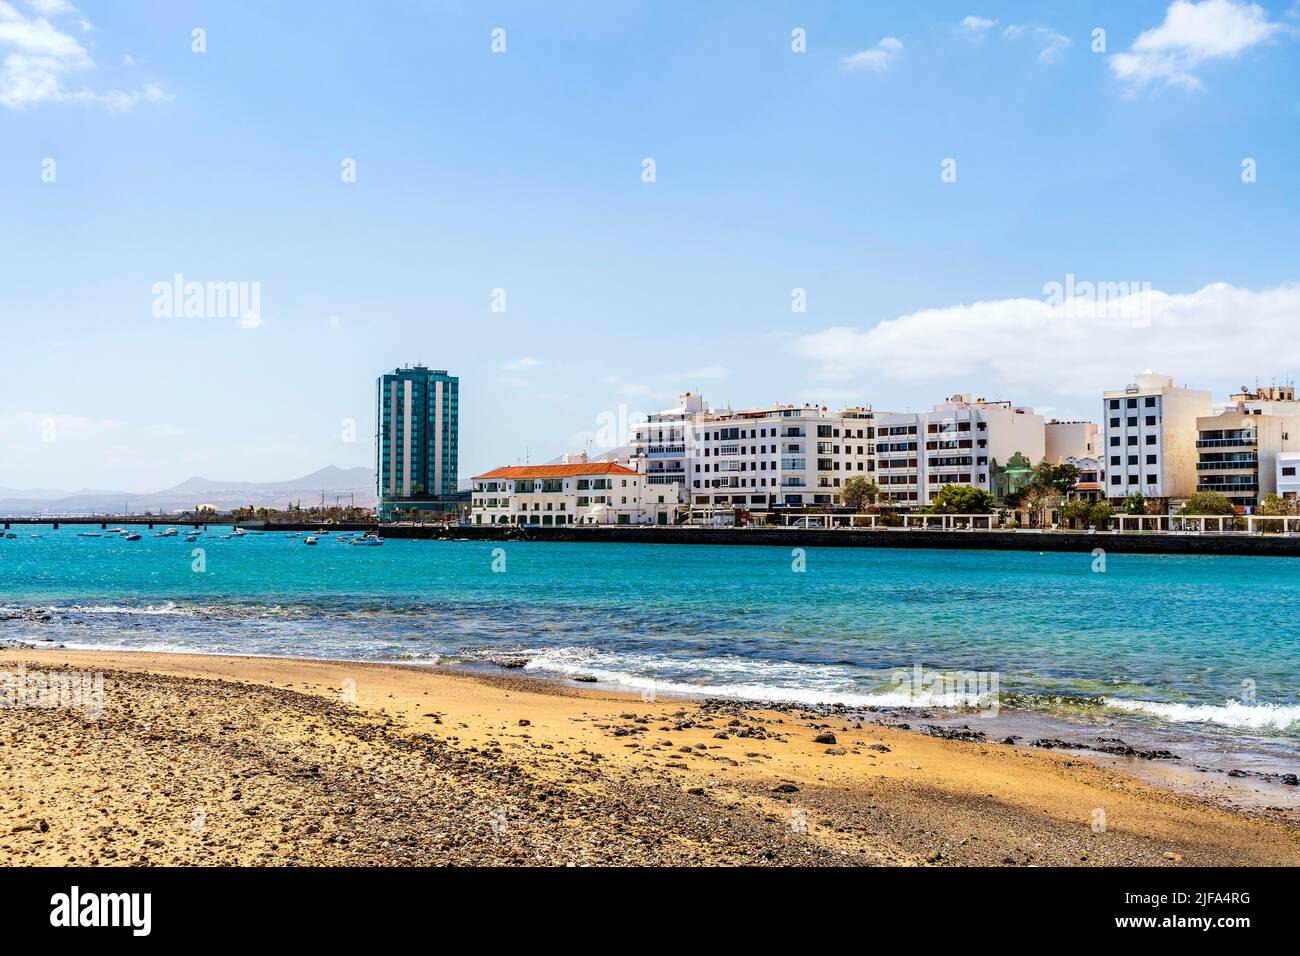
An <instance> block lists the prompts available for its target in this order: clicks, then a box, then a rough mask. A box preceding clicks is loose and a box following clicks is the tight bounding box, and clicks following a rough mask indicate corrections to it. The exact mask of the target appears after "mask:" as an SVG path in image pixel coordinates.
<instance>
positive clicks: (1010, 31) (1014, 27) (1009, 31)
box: [1002, 23, 1071, 63]
mask: <svg viewBox="0 0 1300 956" xmlns="http://www.w3.org/2000/svg"><path fill="white" fill-rule="evenodd" d="M1002 35H1003V36H1004V37H1006V38H1007V39H1008V40H1015V39H1018V38H1019V37H1022V36H1029V37H1036V38H1037V39H1038V40H1039V41H1040V42H1041V43H1042V44H1043V48H1042V49H1041V50H1039V51H1038V59H1039V60H1040V61H1041V62H1043V63H1056V62H1057V61H1058V60H1060V59H1061V54H1062V53H1064V52H1065V48H1066V47H1068V46H1069V45H1070V42H1071V41H1070V38H1069V37H1067V36H1066V35H1065V34H1063V33H1058V32H1057V31H1056V30H1053V29H1052V28H1051V27H1040V26H1033V25H1025V24H1018V23H1013V24H1011V25H1010V26H1007V27H1004V28H1003V30H1002Z"/></svg>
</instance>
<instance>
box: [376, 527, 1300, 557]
mask: <svg viewBox="0 0 1300 956" xmlns="http://www.w3.org/2000/svg"><path fill="white" fill-rule="evenodd" d="M381 534H382V535H383V536H384V537H386V538H439V537H452V538H470V539H472V540H480V541H584V542H591V541H615V542H623V543H641V544H713V545H751V546H752V545H768V546H775V547H782V548H800V547H802V548H960V549H968V550H987V551H1073V552H1080V551H1082V552H1090V551H1092V550H1094V549H1096V548H1101V549H1102V550H1104V551H1111V552H1116V553H1130V554H1228V555H1259V556H1270V557H1282V556H1285V557H1300V535H1297V536H1287V535H1280V534H1250V535H1247V534H1208V533H1207V534H1167V533H1159V532H1145V533H1139V532H1126V533H1123V534H1121V533H1118V532H1098V533H1096V534H1089V533H1087V532H1082V531H1047V532H1033V531H939V530H934V531H922V530H904V529H900V528H880V529H867V528H852V529H850V528H838V529H831V530H822V529H813V528H808V529H805V528H766V527H755V528H699V527H685V528H683V527H658V526H656V527H632V528H627V527H600V526H595V525H573V526H569V527H563V528H535V527H525V528H514V527H510V526H504V527H470V528H452V529H451V530H450V531H444V530H442V529H432V528H420V527H401V526H391V527H390V526H385V527H384V528H383V529H382V531H381Z"/></svg>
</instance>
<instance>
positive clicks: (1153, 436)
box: [1102, 372, 1211, 499]
mask: <svg viewBox="0 0 1300 956" xmlns="http://www.w3.org/2000/svg"><path fill="white" fill-rule="evenodd" d="M1210 411H1211V408H1210V393H1209V392H1205V391H1199V390H1196V389H1190V388H1178V387H1175V385H1174V380H1173V379H1172V378H1170V377H1169V376H1167V375H1160V374H1157V373H1155V372H1144V373H1143V374H1141V375H1139V376H1137V379H1136V380H1135V381H1134V383H1133V384H1131V385H1128V386H1126V387H1125V388H1120V389H1112V390H1110V391H1107V392H1104V393H1103V395H1102V414H1103V416H1104V417H1103V419H1102V423H1103V425H1102V427H1103V430H1104V432H1103V433H1104V436H1105V444H1104V454H1105V456H1106V493H1107V497H1109V498H1111V499H1120V498H1126V497H1128V496H1129V495H1131V494H1133V493H1134V492H1141V493H1142V494H1143V495H1144V496H1146V497H1148V498H1189V497H1191V495H1192V494H1193V493H1194V492H1195V491H1196V485H1197V481H1196V473H1197V471H1196V465H1197V446H1196V442H1197V422H1196V420H1197V418H1198V417H1201V416H1205V415H1209V414H1210Z"/></svg>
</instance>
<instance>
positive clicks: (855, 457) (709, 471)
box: [632, 393, 875, 511]
mask: <svg viewBox="0 0 1300 956" xmlns="http://www.w3.org/2000/svg"><path fill="white" fill-rule="evenodd" d="M874 443H875V417H874V414H873V413H872V411H871V409H869V408H845V409H842V410H840V411H837V412H832V411H830V410H829V409H828V408H826V407H825V406H817V405H780V404H777V405H771V406H767V407H763V408H753V409H746V410H742V411H734V410H732V409H713V410H710V409H709V407H708V404H707V403H706V402H705V401H704V400H703V398H701V397H700V396H698V395H691V394H689V393H688V394H686V395H683V396H682V399H681V401H680V403H679V404H678V405H677V406H676V407H674V408H671V409H666V410H664V411H663V412H659V413H657V414H655V415H651V416H649V418H648V420H647V421H646V422H644V423H641V424H639V425H637V426H636V427H635V434H634V438H633V453H632V463H633V465H634V467H636V469H637V470H638V471H639V472H641V473H642V474H644V475H645V476H646V479H647V482H648V484H650V485H653V484H654V483H657V482H670V481H674V480H676V479H677V478H678V477H680V478H681V479H682V480H683V485H682V493H683V496H684V497H683V501H684V502H686V503H689V504H690V505H691V506H692V507H701V508H715V507H724V508H737V507H743V508H746V509H749V510H751V511H766V510H769V509H772V508H777V507H793V508H798V507H806V506H809V505H833V504H836V503H838V495H839V488H840V487H841V485H842V484H843V482H844V481H845V480H847V479H848V478H850V477H853V476H854V475H861V476H863V477H865V478H867V479H868V480H874V448H873V446H874Z"/></svg>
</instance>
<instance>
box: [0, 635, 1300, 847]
mask: <svg viewBox="0 0 1300 956" xmlns="http://www.w3.org/2000/svg"><path fill="white" fill-rule="evenodd" d="M20 665H21V666H23V667H25V668H26V670H27V671H28V672H29V673H35V672H40V673H45V674H60V673H67V672H84V673H90V672H102V674H103V681H104V682H103V711H102V713H101V714H99V715H97V716H96V715H93V714H90V713H87V712H86V711H85V710H84V709H81V708H78V707H75V706H64V707H57V708H44V707H21V708H13V707H5V708H0V770H2V771H3V772H2V773H0V861H3V862H4V863H7V864H10V865H15V864H16V865H61V864H69V863H71V864H90V865H152V864H158V865H168V864H171V865H235V864H252V865H375V864H399V865H420V866H424V865H445V864H462V865H465V864H491V865H538V864H540V865H566V864H574V865H699V864H717V865H781V864H793V865H832V866H833V865H937V866H950V865H1068V866H1095V865H1103V866H1104V865H1156V866H1189V865H1191V866H1197V865H1200V866H1206V865H1291V866H1294V865H1297V864H1300V825H1297V823H1296V822H1295V821H1294V820H1293V819H1290V818H1289V815H1288V814H1285V813H1280V812H1271V811H1268V810H1251V811H1249V812H1245V811H1234V810H1231V809H1227V808H1225V807H1223V806H1219V805H1216V804H1214V803H1212V802H1210V801H1208V800H1205V799H1200V798H1198V797H1196V796H1193V795H1189V794H1186V793H1180V792H1176V791H1173V790H1170V789H1166V788H1162V787H1158V786H1155V785H1153V784H1151V783H1149V782H1144V781H1142V780H1139V779H1137V778H1136V777H1134V776H1132V775H1130V774H1127V773H1125V772H1122V771H1121V770H1118V769H1115V768H1114V767H1110V766H1103V765H1100V764H1098V763H1096V762H1094V761H1091V760H1086V759H1081V758H1080V757H1078V756H1077V755H1076V756H1072V755H1066V754H1060V753H1053V752H1038V751H1030V750H1027V749H1025V748H1016V747H1010V746H1004V745H1001V744H995V743H988V742H984V741H962V740H945V739H939V738H935V737H930V736H926V735H923V734H920V733H916V732H911V731H905V730H899V729H896V728H890V727H886V726H878V725H875V724H870V723H854V722H852V721H851V720H847V719H844V718H841V717H839V716H835V715H832V716H827V715H825V714H818V713H815V712H808V711H801V710H799V709H797V708H792V709H782V710H779V711H774V710H765V709H762V708H756V707H753V706H747V705H745V704H742V703H733V702H719V701H701V700H689V699H676V700H669V699H663V698H661V699H658V700H642V699H641V698H639V697H637V696H634V695H627V694H619V693H616V692H611V691H604V690H588V689H585V688H574V687H569V686H566V685H562V684H558V683H552V682H548V681H545V680H541V679H538V678H532V677H521V676H516V675H514V674H512V673H503V674H501V675H490V674H478V673H466V672H452V671H448V670H444V669H438V668H426V667H416V666H408V665H394V664H367V663H351V662H341V661H327V660H304V659H294V658H278V657H276V658H269V657H232V656H218V655H206V654H163V653H154V652H148V651H125V652H123V651H111V652H110V651H69V650H54V651H43V650H26V649H5V650H0V670H4V671H10V672H12V671H15V670H16V669H17V668H18V667H19V666H20ZM819 738H820V740H819Z"/></svg>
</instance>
